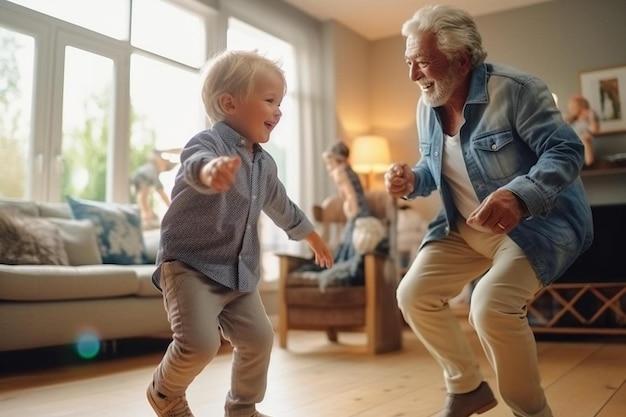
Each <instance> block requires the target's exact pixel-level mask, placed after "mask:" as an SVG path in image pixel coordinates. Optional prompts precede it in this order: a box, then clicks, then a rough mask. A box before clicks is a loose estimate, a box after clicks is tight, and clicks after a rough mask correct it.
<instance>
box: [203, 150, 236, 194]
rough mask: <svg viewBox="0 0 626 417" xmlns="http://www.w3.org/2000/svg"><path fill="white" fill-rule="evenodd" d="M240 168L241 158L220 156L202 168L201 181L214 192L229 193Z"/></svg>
mask: <svg viewBox="0 0 626 417" xmlns="http://www.w3.org/2000/svg"><path fill="white" fill-rule="evenodd" d="M240 166H241V158H240V157H238V156H220V157H219V158H215V159H213V160H212V161H210V162H208V163H207V164H206V165H204V166H203V167H202V169H201V170H200V178H199V180H200V182H201V183H202V184H204V185H205V186H207V187H209V188H210V189H212V190H216V191H228V190H229V189H230V186H231V185H232V184H233V182H234V181H235V174H236V173H237V170H238V169H239V167H240Z"/></svg>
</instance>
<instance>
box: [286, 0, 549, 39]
mask: <svg viewBox="0 0 626 417" xmlns="http://www.w3.org/2000/svg"><path fill="white" fill-rule="evenodd" d="M283 1H284V2H285V3H289V4H291V5H292V6H294V7H296V8H297V9H300V10H302V11H303V12H305V13H306V14H309V15H311V16H313V17H315V18H316V19H318V20H321V21H323V22H324V21H328V20H334V21H337V22H339V23H341V24H342V25H344V26H346V27H348V28H350V29H352V30H353V31H355V32H356V33H358V34H359V35H361V36H363V37H364V38H366V39H368V40H377V39H382V38H387V37H390V36H396V35H399V34H400V28H401V26H402V23H404V22H405V21H406V20H408V19H409V18H410V17H411V16H412V15H413V13H415V11H416V10H417V9H419V8H420V7H422V6H424V5H426V4H431V3H435V2H434V1H433V0H283ZM547 1H552V0H448V1H447V2H446V4H449V5H453V6H457V7H461V8H463V9H465V10H467V11H468V12H469V13H470V14H471V15H473V16H480V15H485V14H490V13H496V12H501V11H505V10H511V9H516V8H518V7H525V6H529V5H532V4H536V3H543V2H547Z"/></svg>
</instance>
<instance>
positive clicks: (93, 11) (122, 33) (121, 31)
mask: <svg viewBox="0 0 626 417" xmlns="http://www.w3.org/2000/svg"><path fill="white" fill-rule="evenodd" d="M11 1H12V2H13V3H16V4H19V5H22V6H24V7H28V8H30V9H33V10H36V11H38V12H41V13H43V14H46V15H49V16H52V17H56V18H57V19H60V20H64V21H66V22H70V23H73V24H75V25H78V26H81V27H84V28H86V29H90V30H93V31H94V32H98V33H102V34H103V35H107V36H110V37H112V38H115V39H120V40H127V39H128V19H129V16H130V13H129V12H130V9H129V5H130V0H107V1H102V0H54V1H50V0H11ZM135 1H136V0H135Z"/></svg>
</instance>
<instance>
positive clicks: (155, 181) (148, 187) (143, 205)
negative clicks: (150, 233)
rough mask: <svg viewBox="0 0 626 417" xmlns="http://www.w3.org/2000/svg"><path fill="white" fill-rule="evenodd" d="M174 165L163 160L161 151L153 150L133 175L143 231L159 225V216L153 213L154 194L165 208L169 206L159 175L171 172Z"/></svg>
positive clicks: (167, 196) (132, 180) (168, 199)
mask: <svg viewBox="0 0 626 417" xmlns="http://www.w3.org/2000/svg"><path fill="white" fill-rule="evenodd" d="M176 165H177V164H176V163H174V162H172V161H170V160H168V159H165V158H164V157H163V152H162V151H159V150H156V149H155V150H153V151H152V154H151V155H150V157H149V158H148V160H147V161H146V162H145V163H144V164H143V165H141V166H140V167H139V168H137V170H136V171H135V172H134V173H133V176H132V179H131V182H132V185H133V187H134V192H135V198H136V201H137V205H138V206H139V212H140V214H141V224H142V227H143V228H144V229H154V228H158V227H159V224H160V220H159V216H158V215H157V214H156V212H155V211H154V201H153V198H152V197H153V193H156V194H157V195H158V196H159V197H160V198H161V200H162V201H163V203H164V204H165V205H166V206H167V207H169V206H170V197H169V195H168V194H167V192H166V191H165V189H164V187H163V184H162V183H161V180H160V179H159V175H160V174H161V173H162V172H166V171H169V170H171V169H172V168H174V167H175V166H176Z"/></svg>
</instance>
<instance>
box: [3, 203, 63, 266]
mask: <svg viewBox="0 0 626 417" xmlns="http://www.w3.org/2000/svg"><path fill="white" fill-rule="evenodd" d="M0 263H2V264H8V265H21V264H23V265H68V258H67V253H66V251H65V246H64V245H63V239H62V238H61V233H60V232H59V229H58V228H57V227H56V226H55V225H54V224H52V223H51V222H49V221H47V220H45V219H40V218H38V217H32V216H28V215H25V214H22V213H21V212H18V211H17V210H12V209H11V210H9V209H0Z"/></svg>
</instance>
